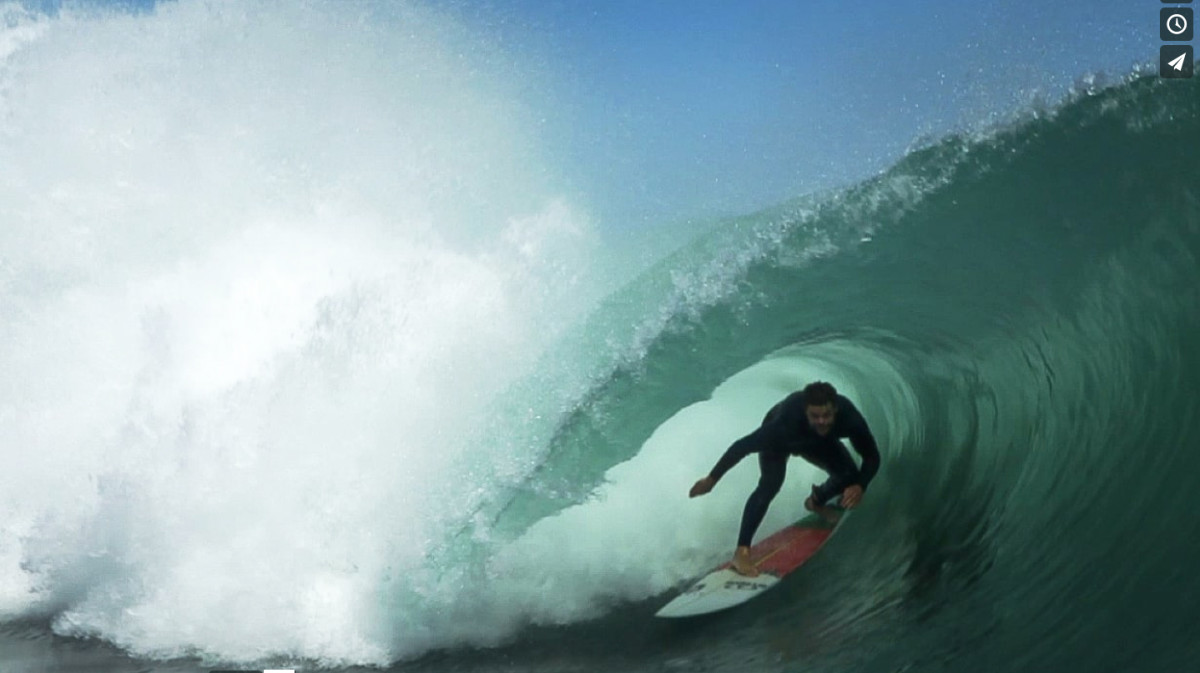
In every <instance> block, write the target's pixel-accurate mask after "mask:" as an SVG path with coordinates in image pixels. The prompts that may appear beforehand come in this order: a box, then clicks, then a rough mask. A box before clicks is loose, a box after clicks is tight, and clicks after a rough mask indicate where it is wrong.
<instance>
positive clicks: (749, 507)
mask: <svg viewBox="0 0 1200 673" xmlns="http://www.w3.org/2000/svg"><path fill="white" fill-rule="evenodd" d="M843 437H848V438H849V439H850V444H851V445H853V446H854V450H855V452H857V453H858V455H860V456H862V467H859V466H858V465H856V464H855V462H854V459H853V458H852V457H851V456H850V452H849V451H848V450H847V449H846V446H845V445H844V444H842V443H841V442H840V441H839V439H841V438H843ZM751 453H758V467H759V470H760V473H761V475H760V476H759V479H758V488H756V489H754V492H753V493H751V494H750V498H749V499H747V500H746V509H745V510H744V512H743V513H742V527H741V530H740V531H739V532H738V542H737V551H735V552H734V554H733V569H734V570H736V571H737V572H738V573H740V574H742V575H746V576H749V577H754V576H756V575H758V568H756V567H754V563H753V562H752V561H751V559H750V543H751V541H752V540H753V538H754V532H755V531H756V530H758V526H759V524H761V523H762V520H763V517H764V516H766V514H767V508H768V507H769V506H770V504H771V500H773V499H774V498H775V494H776V493H779V489H780V487H781V486H783V477H784V475H785V473H786V470H787V461H788V458H789V457H790V456H800V457H801V458H804V459H805V460H807V461H808V462H810V463H812V464H813V465H816V466H817V467H819V468H821V469H822V470H825V471H826V472H827V473H829V478H828V479H826V480H825V483H823V484H821V485H820V486H815V485H814V486H813V488H812V494H811V495H809V496H808V499H806V500H805V501H804V507H805V509H807V510H809V511H817V509H818V508H820V507H822V506H824V505H825V503H826V502H827V501H828V500H829V499H830V498H832V497H834V496H836V495H841V498H842V506H843V507H845V508H847V509H853V508H854V507H856V506H858V503H859V502H861V501H862V497H863V492H864V491H865V490H866V488H867V484H868V483H870V481H871V479H872V478H873V477H874V476H875V473H876V472H878V471H879V447H878V446H877V445H876V444H875V437H874V436H872V435H871V429H870V428H869V427H867V421H866V419H864V418H863V416H862V414H861V413H859V411H858V409H857V408H856V407H855V406H854V404H853V403H851V402H850V400H849V399H847V398H846V397H845V396H844V395H839V394H838V392H837V390H836V389H835V388H834V387H833V385H832V384H830V383H826V382H824V381H817V382H815V383H810V384H808V385H807V386H805V387H804V389H803V390H800V391H797V392H794V393H792V394H791V395H788V396H787V397H786V398H784V399H783V401H782V402H780V403H778V404H776V405H775V406H774V407H772V408H771V410H770V411H768V412H767V415H766V417H765V418H763V422H762V425H760V426H759V427H758V429H757V430H755V431H754V432H752V433H750V434H748V435H746V436H745V437H742V438H741V439H739V440H737V441H736V442H734V443H733V444H731V445H730V446H729V448H728V449H726V451H725V454H724V455H722V456H721V459H720V460H718V461H717V464H716V466H714V467H713V469H712V471H711V472H709V473H708V476H706V477H704V478H703V479H701V480H700V481H697V482H696V483H695V485H693V486H692V489H691V491H690V492H689V493H688V497H692V498H695V497H696V496H700V495H704V494H705V493H708V492H709V491H711V490H712V488H713V486H715V485H716V483H717V482H718V481H719V480H720V479H721V477H722V476H724V475H725V473H726V472H728V471H729V469H730V468H732V467H733V466H734V465H737V464H738V462H739V461H740V460H741V459H743V458H745V457H746V456H747V455H749V454H751Z"/></svg>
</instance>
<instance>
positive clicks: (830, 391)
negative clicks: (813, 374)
mask: <svg viewBox="0 0 1200 673" xmlns="http://www.w3.org/2000/svg"><path fill="white" fill-rule="evenodd" d="M837 394H838V393H837V388H834V387H833V384H832V383H826V382H825V381H814V382H812V383H810V384H808V385H807V386H804V406H806V407H823V406H825V405H826V404H832V405H833V406H835V407H836V406H837Z"/></svg>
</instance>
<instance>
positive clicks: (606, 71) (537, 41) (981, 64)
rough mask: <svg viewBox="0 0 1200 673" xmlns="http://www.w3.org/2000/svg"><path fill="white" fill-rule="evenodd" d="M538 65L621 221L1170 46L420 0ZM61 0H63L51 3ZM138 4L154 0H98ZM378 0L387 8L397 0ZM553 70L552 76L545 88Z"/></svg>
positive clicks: (705, 200)
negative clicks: (386, 5) (387, 0)
mask: <svg viewBox="0 0 1200 673" xmlns="http://www.w3.org/2000/svg"><path fill="white" fill-rule="evenodd" d="M423 2H424V3H425V4H429V5H433V6H435V7H439V8H441V9H444V10H445V11H447V12H448V13H450V14H451V15H454V16H456V17H458V18H459V19H460V20H461V21H463V22H464V23H466V24H467V25H468V27H469V29H470V30H472V31H474V32H475V33H476V34H479V35H483V36H488V39H490V40H495V41H497V42H498V43H500V44H501V45H502V48H503V50H504V51H506V52H508V53H511V54H512V55H513V56H514V57H515V58H517V59H521V60H523V61H525V62H527V63H536V64H538V67H539V69H540V70H543V71H545V72H544V74H547V76H545V77H539V78H538V79H537V80H536V81H537V82H538V84H537V86H539V87H546V86H548V87H549V89H550V90H549V91H546V90H539V91H536V92H531V95H530V105H532V106H535V107H538V108H540V109H539V110H538V115H537V116H540V117H542V118H544V119H545V123H544V128H543V129H541V130H540V132H541V133H542V136H543V137H542V138H541V140H542V141H543V142H545V144H546V146H547V148H548V152H549V154H550V155H551V156H552V157H553V158H554V159H555V160H556V161H555V165H556V166H560V167H561V171H562V173H563V175H562V181H563V183H564V184H566V185H568V186H569V187H568V188H569V190H571V191H573V192H574V194H572V196H573V197H576V199H577V200H579V201H581V202H583V203H584V204H586V207H587V209H588V210H589V212H591V213H592V215H593V217H594V218H595V219H597V220H598V221H599V222H601V223H603V225H604V226H605V227H606V228H615V229H616V230H622V229H629V228H642V227H645V226H662V225H663V223H665V222H678V221H681V220H708V219H711V218H713V217H717V216H721V215H729V214H740V213H746V212H750V211H753V210H756V209H759V208H762V207H765V206H769V205H772V204H775V203H778V202H780V201H784V200H787V199H789V198H792V197H795V196H799V195H802V194H805V193H809V192H812V191H815V190H819V189H824V188H828V187H832V186H836V185H840V184H845V183H847V182H852V181H855V180H859V179H862V178H863V177H866V176H869V175H871V174H873V173H876V172H878V171H880V170H882V169H884V168H886V167H887V166H888V165H890V164H891V163H893V162H894V161H895V160H896V159H897V158H898V157H899V156H900V155H901V154H903V152H904V151H905V149H906V148H908V147H910V146H911V145H912V144H913V142H914V141H917V140H918V139H921V138H931V137H937V136H940V135H943V134H945V133H947V132H949V131H952V130H956V129H963V128H977V127H981V126H987V125H988V124H990V123H993V122H995V121H997V120H1000V119H1003V118H1005V116H1006V115H1008V114H1010V113H1011V112H1012V111H1014V110H1016V109H1020V108H1022V107H1027V106H1028V105H1029V104H1030V102H1031V101H1033V100H1035V99H1042V100H1051V101H1053V100H1057V99H1058V98H1059V97H1061V95H1062V94H1063V93H1064V92H1065V91H1066V90H1067V89H1068V88H1069V87H1070V86H1071V85H1072V84H1073V83H1075V82H1077V81H1079V80H1080V79H1081V78H1082V77H1084V76H1086V75H1088V74H1091V73H1104V74H1107V75H1109V76H1110V77H1120V76H1122V75H1124V74H1126V73H1128V72H1130V70H1131V69H1132V67H1133V66H1134V64H1135V63H1149V62H1152V61H1155V60H1156V59H1157V53H1158V44H1159V43H1158V35H1157V18H1158V11H1159V9H1160V8H1161V7H1162V4H1161V3H1159V2H1156V1H1154V0H1089V1H1088V2H1083V1H1082V0H1067V1H1066V2H1051V1H1047V0H993V1H991V2H988V1H983V0H975V1H972V2H961V1H960V0H947V1H936V2H935V1H918V0H864V1H862V2H857V3H845V2H833V1H831V0H750V1H740V2H734V1H726V2H714V1H705V0H688V1H683V0H676V1H670V2H662V1H660V2H654V1H651V0H602V1H599V0H597V1H583V0H578V1H575V0H488V1H486V2H469V1H467V0H423ZM40 4H41V5H42V6H53V5H56V4H58V3H56V2H54V1H53V0H41V3H40ZM100 4H111V5H115V6H120V7H124V8H129V7H142V8H144V7H148V6H152V5H153V2H152V1H151V0H101V3H100ZM381 4H387V3H386V2H381ZM547 82H548V84H547Z"/></svg>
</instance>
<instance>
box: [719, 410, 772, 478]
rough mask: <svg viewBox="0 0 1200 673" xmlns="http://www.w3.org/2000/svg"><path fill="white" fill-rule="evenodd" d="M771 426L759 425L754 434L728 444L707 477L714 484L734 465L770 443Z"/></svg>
mask: <svg viewBox="0 0 1200 673" xmlns="http://www.w3.org/2000/svg"><path fill="white" fill-rule="evenodd" d="M773 425H774V424H766V425H761V426H759V428H758V429H757V430H755V431H754V432H752V433H750V434H748V435H746V436H745V437H742V438H741V439H739V440H737V441H736V442H734V443H733V444H730V445H729V448H728V449H725V454H724V455H722V456H721V458H720V460H718V461H717V464H716V465H715V466H713V469H712V471H711V472H709V473H708V476H710V477H712V480H713V481H714V482H716V481H720V480H721V477H723V476H725V473H726V472H728V471H729V470H730V468H732V467H733V466H734V465H737V464H738V463H739V462H741V460H742V459H743V458H745V457H746V456H748V455H750V454H752V453H755V452H757V451H761V450H762V449H763V447H765V446H767V445H768V444H769V442H770V438H771V437H772V435H773Z"/></svg>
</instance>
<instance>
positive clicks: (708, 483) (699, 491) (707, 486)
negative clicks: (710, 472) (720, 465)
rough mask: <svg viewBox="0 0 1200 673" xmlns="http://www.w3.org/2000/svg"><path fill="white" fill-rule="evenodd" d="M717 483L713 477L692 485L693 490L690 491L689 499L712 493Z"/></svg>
mask: <svg viewBox="0 0 1200 673" xmlns="http://www.w3.org/2000/svg"><path fill="white" fill-rule="evenodd" d="M716 483H717V481H716V480H715V479H713V478H712V477H705V478H703V479H701V480H700V481H698V482H696V483H695V484H692V490H690V491H688V497H689V498H694V497H696V496H698V495H704V494H705V493H708V492H709V491H711V490H712V487H713V485H715V484H716Z"/></svg>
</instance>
